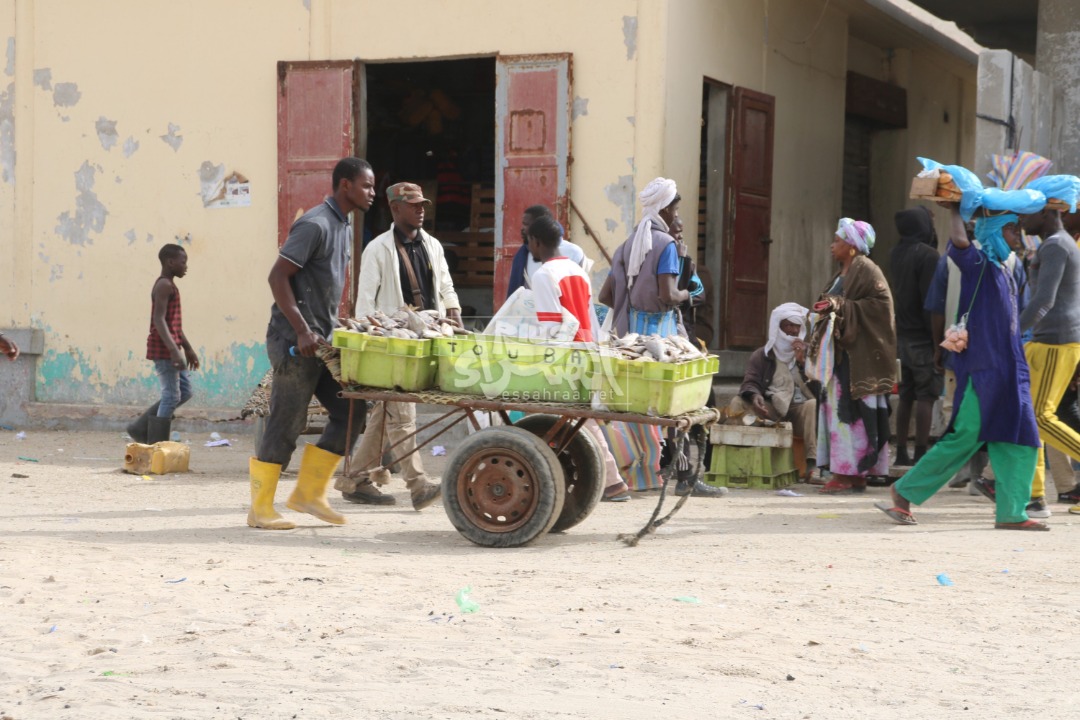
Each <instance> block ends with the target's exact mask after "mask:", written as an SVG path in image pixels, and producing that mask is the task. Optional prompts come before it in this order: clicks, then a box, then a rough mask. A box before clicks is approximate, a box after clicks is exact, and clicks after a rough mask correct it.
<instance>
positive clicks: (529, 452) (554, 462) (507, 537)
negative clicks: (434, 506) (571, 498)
mask: <svg viewBox="0 0 1080 720" xmlns="http://www.w3.org/2000/svg"><path fill="white" fill-rule="evenodd" d="M498 448H505V449H507V450H512V451H513V452H515V453H517V454H518V455H521V456H522V457H523V458H524V459H525V462H527V463H528V464H529V465H530V466H531V467H532V468H533V471H534V472H535V474H536V482H537V489H538V494H539V498H538V502H537V507H536V510H535V512H534V513H533V515H532V517H531V518H529V519H528V520H527V521H526V522H525V524H524V525H522V526H520V527H518V528H515V529H514V530H510V531H507V532H494V531H491V530H485V529H483V528H480V527H477V526H476V525H474V524H473V523H472V522H471V521H470V520H469V519H468V517H467V516H466V515H465V512H464V511H463V510H462V507H461V502H460V501H459V500H458V492H457V491H458V484H459V482H465V479H464V478H460V479H459V476H460V475H461V474H462V470H463V469H464V467H465V465H466V464H467V462H468V461H469V459H470V458H471V457H472V456H473V455H474V454H476V453H477V452H480V451H483V450H491V449H498ZM442 497H443V508H444V509H445V510H446V516H447V517H448V518H450V522H451V524H452V525H453V526H454V528H455V529H457V531H458V532H459V533H461V535H462V536H463V537H464V538H465V539H466V540H469V541H470V542H473V543H475V544H477V545H480V546H482V547H492V548H509V547H520V546H522V545H526V544H528V543H530V542H532V541H533V540H535V539H536V538H538V537H540V536H541V535H543V534H545V533H547V532H548V531H549V530H550V529H551V527H552V526H553V525H554V524H555V521H556V520H558V518H559V514H560V513H561V512H562V508H563V501H564V499H565V497H566V481H565V480H564V479H563V470H562V464H561V463H560V462H559V459H558V458H557V457H556V456H555V452H554V451H553V450H552V449H551V448H549V447H548V446H547V445H546V444H544V442H543V441H542V440H541V439H540V438H538V437H536V436H535V435H533V434H532V433H530V432H529V431H527V430H523V429H521V428H516V427H507V426H495V427H488V428H484V429H483V430H481V431H479V432H477V433H473V434H472V435H470V436H469V437H467V438H466V439H465V440H464V442H462V443H461V444H460V445H458V446H457V447H456V448H455V449H454V450H453V452H451V453H450V457H449V458H447V463H446V469H445V470H444V472H443V478H442Z"/></svg>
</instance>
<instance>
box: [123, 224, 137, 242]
mask: <svg viewBox="0 0 1080 720" xmlns="http://www.w3.org/2000/svg"><path fill="white" fill-rule="evenodd" d="M124 237H126V238H127V241H128V245H134V244H135V239H136V235H135V228H131V229H130V230H128V231H127V232H126V233H124Z"/></svg>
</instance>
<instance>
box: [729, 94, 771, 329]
mask: <svg viewBox="0 0 1080 720" xmlns="http://www.w3.org/2000/svg"><path fill="white" fill-rule="evenodd" d="M775 104H776V101H775V99H774V98H773V97H772V96H771V95H765V94H763V93H758V92H754V91H752V90H747V89H745V88H735V92H734V101H733V102H732V104H731V108H732V111H731V112H732V115H731V122H730V123H729V125H728V127H729V128H730V132H731V152H730V153H729V154H728V157H729V158H730V160H729V164H728V182H727V187H728V189H729V191H728V212H729V219H728V223H727V233H726V237H725V238H724V267H725V268H726V272H725V273H724V275H725V277H724V345H725V347H727V348H747V349H750V348H757V347H760V346H761V345H763V344H764V343H765V335H766V323H767V319H768V312H769V309H768V291H769V246H770V244H771V243H772V239H771V237H770V236H769V232H770V220H771V213H772V165H773V117H774V112H775Z"/></svg>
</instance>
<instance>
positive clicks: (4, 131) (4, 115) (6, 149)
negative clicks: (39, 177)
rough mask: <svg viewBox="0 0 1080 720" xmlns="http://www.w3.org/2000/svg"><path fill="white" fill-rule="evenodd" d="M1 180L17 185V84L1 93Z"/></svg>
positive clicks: (11, 83) (12, 83) (12, 84)
mask: <svg viewBox="0 0 1080 720" xmlns="http://www.w3.org/2000/svg"><path fill="white" fill-rule="evenodd" d="M0 179H2V180H3V181H4V182H6V183H9V184H11V185H14V184H15V83H14V82H10V83H8V86H7V88H5V89H4V92H2V93H0Z"/></svg>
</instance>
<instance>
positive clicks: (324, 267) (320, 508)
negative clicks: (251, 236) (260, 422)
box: [247, 157, 375, 530]
mask: <svg viewBox="0 0 1080 720" xmlns="http://www.w3.org/2000/svg"><path fill="white" fill-rule="evenodd" d="M333 190H334V194H333V195H331V196H330V197H328V198H326V200H324V201H323V202H322V203H320V204H319V205H318V206H317V207H315V208H312V209H311V210H308V211H307V212H306V213H304V215H303V216H301V217H300V219H299V220H297V221H296V222H295V223H293V226H292V228H290V230H289V237H288V239H286V240H285V244H284V245H282V246H281V250H280V255H279V256H278V259H277V262H275V263H274V267H273V269H272V270H271V271H270V278H269V281H270V290H271V291H272V292H273V295H274V305H273V307H272V308H271V309H270V326H269V327H268V328H267V331H266V354H267V355H269V356H270V364H271V366H272V367H273V369H274V384H273V387H272V389H271V391H270V416H269V417H267V419H266V429H265V430H264V431H263V436H262V442H261V443H260V444H259V447H258V450H257V452H258V456H257V457H253V458H251V460H250V475H251V510H250V512H249V513H248V518H247V523H248V525H250V526H251V527H257V528H263V529H265V530H291V529H292V528H294V527H296V526H295V524H294V523H292V522H290V521H288V520H285V519H284V518H283V517H281V515H279V514H278V513H277V511H275V510H274V493H275V491H276V490H277V483H278V478H279V477H280V476H281V467H282V465H284V464H285V463H286V462H287V461H288V459H289V457H291V455H292V453H293V450H295V449H296V439H297V437H299V435H300V432H301V431H302V430H303V429H304V425H305V423H306V421H307V412H308V403H310V402H311V396H312V395H315V396H316V397H317V398H319V402H320V403H322V405H323V407H324V408H326V411H327V413H328V415H329V420H328V421H327V423H326V428H325V429H324V430H323V434H322V436H321V437H320V438H319V441H318V442H317V443H315V444H314V445H308V446H307V447H305V448H304V456H303V459H302V460H301V461H300V470H299V472H298V473H297V478H296V489H295V490H294V491H293V493H292V495H291V496H290V497H289V501H288V503H286V505H287V507H288V508H289V509H290V510H295V511H297V512H304V513H308V514H309V515H314V516H315V517H317V518H319V519H320V520H322V521H324V522H328V523H331V524H333V525H343V524H344V523H345V516H343V515H341V514H340V513H338V512H336V511H334V509H333V508H331V507H330V504H329V503H328V502H327V500H326V488H327V485H328V484H329V482H330V478H331V477H332V476H333V474H334V471H335V470H337V466H338V463H339V462H340V461H341V458H342V457H343V456H344V454H345V449H346V445H347V444H349V445H351V444H352V442H353V441H355V440H356V436H357V435H359V434H360V433H359V429H360V428H362V427H363V416H361V417H360V418H359V420H358V421H354V423H353V437H350V438H347V437H346V435H347V426H348V416H349V405H348V401H347V400H343V399H341V398H339V397H338V392H339V391H340V390H341V386H340V385H339V384H338V382H337V381H336V380H334V377H333V376H332V375H331V374H330V371H329V370H327V369H326V366H325V365H324V364H323V362H322V360H320V359H319V358H317V357H316V356H315V351H316V349H318V348H319V346H322V345H328V344H329V343H328V342H327V340H328V338H329V337H330V335H331V333H332V332H333V329H334V326H335V325H336V318H337V307H338V302H339V301H340V300H341V292H342V289H343V288H344V286H345V274H346V269H347V268H348V267H349V263H350V261H351V259H352V253H353V233H352V224H351V223H350V222H349V213H351V212H352V211H353V210H357V209H359V210H367V209H368V208H370V207H371V203H372V201H373V200H374V199H375V175H374V174H373V173H372V171H371V165H369V164H368V163H367V161H366V160H361V159H359V158H354V157H349V158H345V159H343V160H340V161H338V164H337V165H336V166H335V167H334V174H333ZM360 407H364V405H363V404H362V403H361V404H360Z"/></svg>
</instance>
